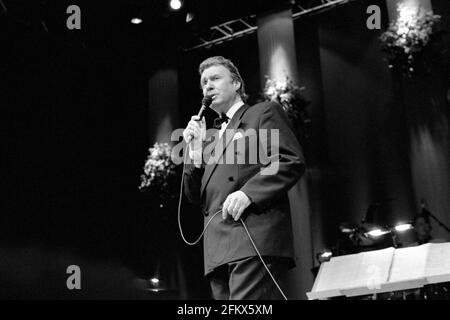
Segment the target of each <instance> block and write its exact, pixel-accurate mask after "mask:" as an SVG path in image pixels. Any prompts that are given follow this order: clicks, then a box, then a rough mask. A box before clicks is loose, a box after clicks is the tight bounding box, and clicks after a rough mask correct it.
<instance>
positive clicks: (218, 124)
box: [213, 112, 230, 130]
mask: <svg viewBox="0 0 450 320" xmlns="http://www.w3.org/2000/svg"><path fill="white" fill-rule="evenodd" d="M228 120H230V118H228V117H227V115H226V114H225V113H223V112H222V113H221V114H220V117H219V118H216V119H214V124H213V127H214V128H216V129H218V130H220V129H221V127H222V123H224V122H225V123H228Z"/></svg>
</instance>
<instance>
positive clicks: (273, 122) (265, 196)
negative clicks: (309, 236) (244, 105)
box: [241, 103, 305, 209]
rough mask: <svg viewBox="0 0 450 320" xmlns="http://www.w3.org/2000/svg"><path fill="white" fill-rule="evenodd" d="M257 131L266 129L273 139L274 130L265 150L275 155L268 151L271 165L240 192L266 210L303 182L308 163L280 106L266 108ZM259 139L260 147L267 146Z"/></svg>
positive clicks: (271, 104) (273, 105)
mask: <svg viewBox="0 0 450 320" xmlns="http://www.w3.org/2000/svg"><path fill="white" fill-rule="evenodd" d="M258 129H267V136H271V130H274V129H275V131H274V132H275V138H274V139H268V140H267V141H269V140H270V144H269V146H267V147H265V148H264V149H266V150H267V149H270V150H272V151H273V153H270V152H268V163H266V164H265V165H263V166H262V167H261V168H260V170H259V171H258V172H257V173H256V174H255V175H254V176H252V177H251V178H250V179H248V180H247V182H246V183H245V184H244V185H243V186H242V188H241V191H243V192H244V193H245V194H246V195H247V196H248V197H249V198H250V200H251V201H252V202H253V203H254V204H255V205H256V206H257V207H259V208H261V209H264V208H265V207H267V206H269V205H270V203H271V202H272V201H273V200H276V198H278V197H280V196H282V195H283V194H285V193H287V192H288V191H289V189H290V188H292V186H293V185H294V184H295V183H296V182H297V181H298V180H299V179H300V177H301V176H302V174H303V173H304V171H305V161H304V157H303V153H302V149H301V147H300V144H299V142H298V140H297V138H296V136H295V134H294V132H293V130H292V127H291V124H290V122H289V119H288V118H287V115H286V113H285V111H284V110H283V108H282V107H281V106H280V105H279V104H277V103H268V104H267V105H266V106H265V107H264V110H263V111H262V114H261V116H260V121H259V128H258ZM260 132H261V130H260ZM277 132H278V134H276V133H277ZM258 140H260V141H259V142H260V147H261V144H262V145H264V144H265V143H266V142H265V141H263V142H262V141H261V134H259V139H258ZM266 144H267V143H266ZM260 161H261V159H260Z"/></svg>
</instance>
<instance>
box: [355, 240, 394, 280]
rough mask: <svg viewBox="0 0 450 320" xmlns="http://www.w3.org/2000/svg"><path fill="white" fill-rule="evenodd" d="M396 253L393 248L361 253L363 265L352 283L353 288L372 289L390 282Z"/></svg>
mask: <svg viewBox="0 0 450 320" xmlns="http://www.w3.org/2000/svg"><path fill="white" fill-rule="evenodd" d="M394 252H395V249H394V248H393V247H391V248H386V249H382V250H376V251H367V252H361V253H360V255H362V259H361V264H360V266H359V269H358V273H357V275H356V277H355V278H354V280H353V281H352V286H356V287H367V288H368V289H372V288H377V287H379V286H380V285H381V284H382V283H385V282H386V281H388V278H389V270H390V268H391V263H392V258H393V255H394Z"/></svg>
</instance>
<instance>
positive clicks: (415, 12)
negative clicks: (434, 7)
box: [380, 3, 444, 77]
mask: <svg viewBox="0 0 450 320" xmlns="http://www.w3.org/2000/svg"><path fill="white" fill-rule="evenodd" d="M397 12H398V18H397V20H395V21H393V22H391V23H390V25H389V28H388V30H387V31H386V32H384V33H383V34H382V35H381V37H380V40H381V41H382V44H383V51H384V52H386V54H387V56H388V62H389V68H391V69H399V70H401V72H402V73H403V74H404V75H406V76H408V77H411V76H412V75H413V74H414V73H416V72H417V71H418V70H417V69H418V68H420V67H423V65H421V64H423V63H425V61H424V54H425V53H426V51H427V50H426V49H429V48H432V45H433V43H435V42H436V41H437V40H438V39H439V38H440V36H441V35H442V34H443V33H444V32H443V31H438V30H436V25H437V24H438V23H439V21H440V19H441V16H439V15H434V14H433V13H432V12H431V11H426V10H423V8H422V7H420V6H419V7H413V8H411V7H408V6H407V5H406V4H404V3H401V4H399V5H398V6H397Z"/></svg>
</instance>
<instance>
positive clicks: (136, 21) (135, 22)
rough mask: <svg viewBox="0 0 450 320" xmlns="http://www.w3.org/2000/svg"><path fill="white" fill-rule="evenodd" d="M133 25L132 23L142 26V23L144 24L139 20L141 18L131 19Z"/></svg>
mask: <svg viewBox="0 0 450 320" xmlns="http://www.w3.org/2000/svg"><path fill="white" fill-rule="evenodd" d="M131 23H132V24H140V23H142V19H139V18H133V19H131Z"/></svg>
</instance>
